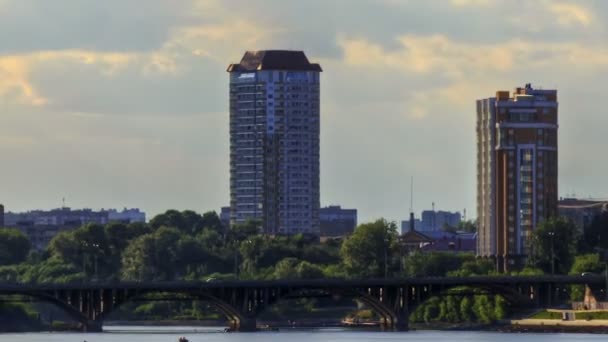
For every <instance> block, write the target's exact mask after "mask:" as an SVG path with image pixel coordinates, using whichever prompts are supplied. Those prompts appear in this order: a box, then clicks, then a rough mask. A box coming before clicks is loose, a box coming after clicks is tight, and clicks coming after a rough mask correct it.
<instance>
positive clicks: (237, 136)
mask: <svg viewBox="0 0 608 342" xmlns="http://www.w3.org/2000/svg"><path fill="white" fill-rule="evenodd" d="M227 71H228V72H229V73H230V223H231V224H239V223H243V222H245V221H246V220H248V219H256V220H259V221H261V223H262V227H263V231H264V233H267V234H297V233H309V234H318V233H319V226H320V224H319V205H320V198H319V128H320V127H319V118H320V104H319V76H320V73H321V71H322V70H321V67H320V66H319V64H314V63H310V62H309V61H308V59H307V58H306V55H305V54H304V53H303V52H302V51H286V50H267V51H247V52H246V53H245V55H244V56H243V58H242V59H241V62H240V63H237V64H230V66H229V67H228V70H227Z"/></svg>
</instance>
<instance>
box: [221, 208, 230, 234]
mask: <svg viewBox="0 0 608 342" xmlns="http://www.w3.org/2000/svg"><path fill="white" fill-rule="evenodd" d="M220 221H222V225H224V228H225V229H228V228H230V207H222V208H221V209H220Z"/></svg>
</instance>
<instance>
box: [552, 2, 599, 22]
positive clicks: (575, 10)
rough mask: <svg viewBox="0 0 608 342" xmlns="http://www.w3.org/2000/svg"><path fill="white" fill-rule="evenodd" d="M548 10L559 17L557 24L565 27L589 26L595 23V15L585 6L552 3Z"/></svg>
mask: <svg viewBox="0 0 608 342" xmlns="http://www.w3.org/2000/svg"><path fill="white" fill-rule="evenodd" d="M548 8H549V11H550V12H551V13H553V14H554V15H555V16H556V17H557V22H558V23H559V24H561V25H563V26H575V25H581V26H585V27H587V26H589V25H591V24H592V23H593V15H592V14H591V12H590V11H589V10H588V9H586V8H585V7H583V6H580V5H575V4H572V3H560V2H550V3H548Z"/></svg>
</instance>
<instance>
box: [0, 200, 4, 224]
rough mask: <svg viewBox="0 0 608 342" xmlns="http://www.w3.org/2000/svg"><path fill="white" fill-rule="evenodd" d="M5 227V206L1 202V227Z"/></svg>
mask: <svg viewBox="0 0 608 342" xmlns="http://www.w3.org/2000/svg"><path fill="white" fill-rule="evenodd" d="M2 227H4V206H3V205H2V204H0V228H2Z"/></svg>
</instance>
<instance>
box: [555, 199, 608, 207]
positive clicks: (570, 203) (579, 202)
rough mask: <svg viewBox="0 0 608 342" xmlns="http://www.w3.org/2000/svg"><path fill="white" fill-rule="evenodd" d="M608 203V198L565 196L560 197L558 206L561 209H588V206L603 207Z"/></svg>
mask: <svg viewBox="0 0 608 342" xmlns="http://www.w3.org/2000/svg"><path fill="white" fill-rule="evenodd" d="M606 205H608V201H607V200H593V199H589V200H588V199H577V198H563V199H560V200H559V202H558V204H557V206H558V207H559V208H560V209H587V208H598V209H600V208H603V207H605V206H606Z"/></svg>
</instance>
